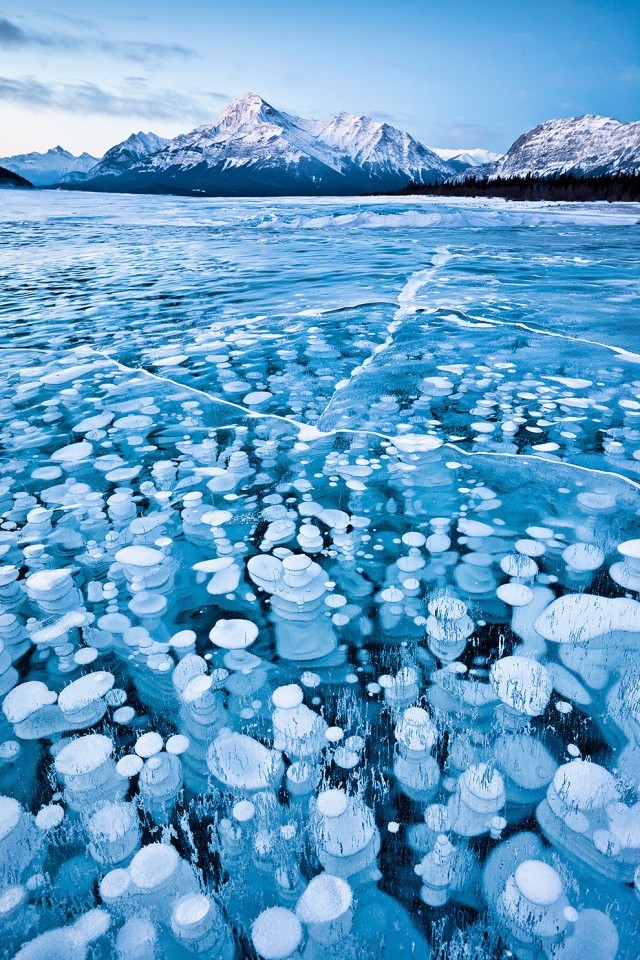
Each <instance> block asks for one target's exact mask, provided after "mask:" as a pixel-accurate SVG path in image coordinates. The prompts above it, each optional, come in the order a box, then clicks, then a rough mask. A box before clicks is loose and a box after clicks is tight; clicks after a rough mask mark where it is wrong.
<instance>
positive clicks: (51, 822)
mask: <svg viewBox="0 0 640 960" xmlns="http://www.w3.org/2000/svg"><path fill="white" fill-rule="evenodd" d="M63 820H64V807H62V806H60V804H59V803H50V804H49V805H48V806H46V807H41V808H40V810H38V813H37V814H36V826H37V827H39V828H40V830H51V829H53V828H54V827H58V826H60V824H61V823H62V821H63Z"/></svg>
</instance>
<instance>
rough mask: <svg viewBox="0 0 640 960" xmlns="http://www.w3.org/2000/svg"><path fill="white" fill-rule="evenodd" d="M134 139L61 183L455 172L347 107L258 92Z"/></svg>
mask: <svg viewBox="0 0 640 960" xmlns="http://www.w3.org/2000/svg"><path fill="white" fill-rule="evenodd" d="M141 136H142V135H141V134H136V138H140V137H141ZM146 136H147V137H148V138H150V137H152V135H150V134H149V135H146ZM132 139H133V138H129V141H125V143H124V144H119V145H118V147H114V148H113V149H112V150H111V151H108V153H107V154H105V156H104V157H103V158H102V160H100V162H99V163H98V164H97V165H96V166H95V167H94V168H93V169H92V170H90V171H89V173H88V174H87V175H86V176H85V177H83V178H82V180H79V179H77V178H74V180H73V181H72V180H71V179H68V180H67V182H66V184H65V185H66V186H69V187H75V188H76V189H91V190H117V191H125V192H136V193H180V194H205V195H210V196H274V195H292V196H294V195H314V194H318V195H348V194H354V193H355V194H358V193H371V192H375V191H381V192H385V191H390V190H394V189H400V188H401V187H403V186H405V185H406V184H407V183H409V182H410V181H411V180H414V181H416V182H418V183H428V182H433V181H434V180H443V179H445V178H446V177H448V176H450V175H451V173H452V172H453V168H452V167H450V166H449V164H447V162H446V161H444V160H442V159H441V158H440V157H438V156H437V154H435V153H433V151H431V150H428V149H427V148H426V147H424V146H422V144H420V143H418V142H417V141H416V140H414V139H413V137H411V136H410V135H409V134H408V133H405V132H404V131H402V130H397V129H396V128H395V127H392V126H390V125H389V124H386V123H380V122H378V121H376V120H372V119H370V118H369V117H355V116H351V115H350V114H346V113H341V114H339V115H338V116H337V117H335V118H334V119H333V120H331V121H329V122H328V123H326V122H323V121H320V120H307V119H304V118H302V117H295V116H291V115H290V114H287V113H284V112H282V111H279V110H276V109H275V108H274V107H272V106H271V104H269V103H267V102H266V101H264V100H263V99H262V98H261V97H259V96H257V94H247V95H245V96H244V97H239V98H237V99H236V100H233V101H232V102H231V103H230V104H229V106H228V107H227V108H226V109H225V110H223V112H222V113H221V114H220V116H219V117H218V118H217V120H215V121H214V123H210V124H204V125H203V126H200V127H197V128H196V129H195V130H192V131H191V132H189V133H186V134H181V135H180V136H178V137H175V138H174V139H173V140H169V141H161V138H156V139H157V140H158V141H160V142H159V144H158V148H157V149H148V150H145V151H144V152H142V153H137V152H135V151H131V149H130V147H127V144H129V142H130V141H131V140H132ZM143 146H145V147H146V144H143ZM149 146H150V147H151V148H153V146H154V144H153V143H151V142H150V143H149ZM114 152H115V153H114Z"/></svg>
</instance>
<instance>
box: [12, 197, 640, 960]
mask: <svg viewBox="0 0 640 960" xmlns="http://www.w3.org/2000/svg"><path fill="white" fill-rule="evenodd" d="M2 204H3V207H2V213H3V215H2V218H0V239H1V240H2V243H0V272H1V273H2V279H3V305H2V307H0V336H1V337H2V341H1V343H0V345H1V346H2V349H3V376H2V378H1V381H0V406H1V408H2V413H3V416H2V423H1V426H0V439H1V441H2V450H3V455H2V471H1V472H0V504H1V510H0V513H1V514H2V517H1V519H0V528H1V529H0V699H1V700H2V715H1V717H0V720H1V723H0V734H1V736H0V794H1V795H2V802H1V803H0V848H1V849H0V854H1V855H2V858H1V862H0V915H2V918H3V942H2V944H1V945H0V954H2V956H7V958H9V957H13V956H15V955H16V954H18V956H20V954H19V951H20V950H22V951H23V953H22V956H23V957H27V958H28V957H34V958H38V960H42V958H46V957H49V956H51V957H58V956H60V957H64V960H70V958H71V960H73V958H75V957H84V956H86V955H89V954H90V955H92V956H93V955H96V956H105V957H106V956H117V957H121V958H123V960H134V958H135V960H151V958H156V957H160V956H176V957H178V956H182V955H183V953H185V955H186V953H187V952H189V953H192V954H199V955H203V956H216V957H220V958H222V960H227V958H228V960H232V958H233V957H234V955H236V956H239V955H242V954H244V953H247V952H248V953H250V952H251V951H252V950H253V951H254V953H252V954H251V956H253V955H258V956H263V957H274V958H276V957H288V956H292V955H293V956H296V955H298V956H304V957H305V958H309V960H338V958H339V960H356V958H357V960H369V958H373V957H376V958H379V957H381V958H383V960H396V958H397V957H403V956H406V957H410V956H411V957H414V960H419V958H424V960H426V958H428V957H430V956H432V957H435V958H437V960H460V958H462V957H469V956H473V957H474V960H475V958H477V960H500V958H502V957H504V956H508V955H509V954H511V955H513V956H517V957H526V958H527V960H528V958H529V957H531V958H533V957H535V958H536V960H539V958H547V960H583V958H584V957H586V956H587V955H589V956H591V953H593V955H594V956H597V957H598V958H599V960H600V958H601V960H614V957H616V956H617V958H618V960H636V957H637V942H638V939H639V937H640V917H639V909H638V907H639V901H638V898H637V895H636V892H635V888H634V883H635V885H636V887H637V885H638V877H640V872H639V871H640V794H639V792H638V791H639V784H640V667H639V665H638V655H639V649H640V602H639V601H640V548H639V543H640V541H639V540H638V539H637V538H638V516H639V515H640V497H639V494H640V363H639V362H638V361H639V360H640V355H639V344H638V337H637V329H636V320H635V318H636V317H637V312H638V309H637V308H638V289H637V262H638V248H637V244H638V233H637V224H638V221H639V220H640V211H639V210H638V208H637V207H635V206H632V205H605V204H593V205H562V204H557V205H549V204H537V205H527V204H519V205H514V204H509V203H505V202H502V201H496V202H494V201H461V202H460V203H450V202H448V201H444V200H435V201H429V200H416V199H406V200H400V199H389V198H372V199H368V200H367V199H362V200H344V201H326V200H318V201H313V202H312V201H307V200H301V201H284V200H282V201H281V200H275V201H269V202H266V201H248V202H245V201H242V202H241V201H238V202H236V201H209V200H204V201H202V202H201V203H200V202H195V201H194V200H193V199H191V200H188V201H187V200H181V199H178V198H175V197H170V198H166V197H157V198H152V197H147V198H142V197H140V198H132V197H128V198H126V199H125V198H118V197H115V196H113V197H108V196H99V197H89V196H72V197H69V196H61V195H58V194H54V193H52V194H51V195H49V194H47V195H44V194H40V195H35V194H34V195H29V196H26V195H25V196H24V197H21V196H16V195H12V196H11V197H7V198H3V200H2ZM62 250H63V251H64V257H63V258H62V257H61V253H60V251H62ZM140 251H144V255H141V252H140ZM634 878H635V879H634ZM96 909H97V910H98V911H101V912H99V913H95V912H94V911H95V910H96ZM274 911H275V912H274ZM103 912H104V913H103ZM107 914H108V917H107V919H109V920H110V923H109V925H108V929H107V927H106V926H105V924H104V920H105V917H106V915H107ZM5 928H6V930H7V933H6V935H5V933H4V929H5ZM43 937H44V939H42V938H43Z"/></svg>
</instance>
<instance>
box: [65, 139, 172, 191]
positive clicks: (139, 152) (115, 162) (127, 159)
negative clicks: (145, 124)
mask: <svg viewBox="0 0 640 960" xmlns="http://www.w3.org/2000/svg"><path fill="white" fill-rule="evenodd" d="M168 142H169V141H168V140H167V139H166V138H165V137H159V136H158V135H157V134H156V133H143V132H142V130H140V131H139V132H138V133H132V134H131V136H130V137H127V139H126V140H123V141H122V143H116V145H115V146H113V147H110V148H109V150H107V152H106V153H105V154H104V155H103V156H102V157H101V158H100V160H94V162H93V163H92V164H91V166H90V167H89V169H88V170H85V171H82V172H80V171H73V172H71V173H69V174H68V175H67V176H66V177H63V178H61V179H60V185H61V186H68V187H73V186H77V185H80V184H83V183H85V182H86V181H92V182H93V181H95V180H96V179H99V178H102V177H115V176H119V175H120V174H121V173H124V172H126V171H127V170H129V169H131V168H133V167H135V166H136V165H137V164H139V163H141V162H142V161H143V160H146V159H147V158H148V157H150V156H151V155H152V154H154V153H157V152H158V150H162V148H163V147H164V146H166V144H167V143H168ZM92 189H94V188H93V187H92Z"/></svg>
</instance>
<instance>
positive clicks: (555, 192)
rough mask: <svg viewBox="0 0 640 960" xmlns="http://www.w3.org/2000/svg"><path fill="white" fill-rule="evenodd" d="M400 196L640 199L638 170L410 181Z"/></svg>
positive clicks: (627, 200) (580, 199) (514, 198)
mask: <svg viewBox="0 0 640 960" xmlns="http://www.w3.org/2000/svg"><path fill="white" fill-rule="evenodd" d="M397 193H398V194H399V195H404V196H411V195H414V194H423V195H425V196H430V197H503V198H504V199H505V200H568V201H584V200H606V201H608V202H609V203H613V202H620V201H625V202H632V201H640V173H606V174H602V175H600V176H591V177H578V176H575V175H574V174H571V173H560V174H555V175H554V176H550V177H536V176H533V175H531V174H528V175H527V176H526V177H496V178H495V179H491V180H490V179H489V178H488V177H483V178H481V179H478V180H475V179H473V178H471V177H469V178H467V179H464V180H459V181H450V180H449V181H441V182H438V183H413V182H412V183H409V184H407V186H406V187H403V189H402V190H399V191H397Z"/></svg>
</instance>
